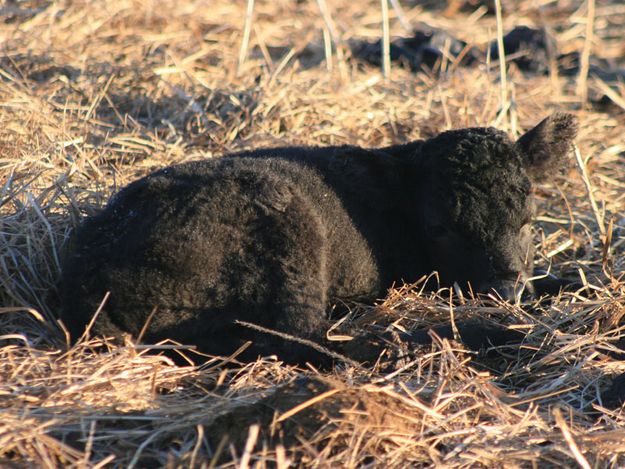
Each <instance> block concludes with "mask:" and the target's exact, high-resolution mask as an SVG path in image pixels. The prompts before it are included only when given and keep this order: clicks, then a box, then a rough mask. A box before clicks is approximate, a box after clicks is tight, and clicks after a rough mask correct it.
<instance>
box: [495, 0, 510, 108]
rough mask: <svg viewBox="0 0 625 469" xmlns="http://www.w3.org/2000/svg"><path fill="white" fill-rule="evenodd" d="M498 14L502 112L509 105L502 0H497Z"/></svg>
mask: <svg viewBox="0 0 625 469" xmlns="http://www.w3.org/2000/svg"><path fill="white" fill-rule="evenodd" d="M495 14H496V16H497V51H498V52H499V74H500V76H501V106H500V108H501V112H502V113H505V112H507V111H506V110H507V109H508V108H509V105H508V80H507V78H506V52H505V50H504V47H503V20H502V17H501V0H495Z"/></svg>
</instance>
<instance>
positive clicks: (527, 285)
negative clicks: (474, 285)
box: [481, 279, 534, 303]
mask: <svg viewBox="0 0 625 469" xmlns="http://www.w3.org/2000/svg"><path fill="white" fill-rule="evenodd" d="M481 291H483V292H488V293H492V292H495V293H496V294H497V295H498V296H500V297H501V298H502V299H504V300H507V301H510V302H513V303H514V302H517V301H521V300H522V299H530V298H533V296H534V287H533V286H532V283H531V282H525V281H523V280H522V279H518V280H517V279H515V280H496V281H493V282H491V283H490V284H489V285H485V288H482V289H481Z"/></svg>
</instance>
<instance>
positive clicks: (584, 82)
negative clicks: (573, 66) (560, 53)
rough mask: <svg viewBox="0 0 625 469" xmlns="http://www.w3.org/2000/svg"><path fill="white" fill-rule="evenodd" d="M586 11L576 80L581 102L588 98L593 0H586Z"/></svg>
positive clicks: (593, 13) (593, 20) (592, 32)
mask: <svg viewBox="0 0 625 469" xmlns="http://www.w3.org/2000/svg"><path fill="white" fill-rule="evenodd" d="M587 5H588V12H587V14H586V37H585V38H584V48H583V50H582V56H581V60H580V67H579V77H578V81H577V95H578V96H579V97H580V99H581V101H582V103H585V102H586V100H587V99H588V70H589V68H590V51H591V49H592V41H593V35H594V24H595V0H588V1H587Z"/></svg>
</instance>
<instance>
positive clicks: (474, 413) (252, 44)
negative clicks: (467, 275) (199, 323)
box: [0, 0, 625, 468]
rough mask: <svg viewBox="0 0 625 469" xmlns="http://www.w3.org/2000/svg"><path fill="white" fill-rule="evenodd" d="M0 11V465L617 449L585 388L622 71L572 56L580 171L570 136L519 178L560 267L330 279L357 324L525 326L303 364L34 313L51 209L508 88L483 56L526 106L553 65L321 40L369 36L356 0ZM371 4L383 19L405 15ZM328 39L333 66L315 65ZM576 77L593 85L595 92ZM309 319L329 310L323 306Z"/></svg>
mask: <svg viewBox="0 0 625 469" xmlns="http://www.w3.org/2000/svg"><path fill="white" fill-rule="evenodd" d="M467 3H471V2H467ZM589 3H590V2H589ZM413 4H414V2H413V3H411V4H410V5H413ZM394 5H395V3H393V8H395V12H396V15H397V16H398V18H399V19H401V18H402V17H403V21H405V22H406V23H408V24H416V22H417V21H423V22H426V23H428V24H430V25H432V26H435V27H440V28H443V29H445V30H447V31H449V32H451V33H452V34H453V35H455V36H457V37H459V38H461V39H464V40H466V41H469V42H471V43H472V44H475V45H476V46H478V47H484V45H485V44H486V43H487V42H488V41H489V40H490V37H489V35H490V33H489V32H490V31H493V30H495V28H496V27H497V24H500V25H501V24H504V25H509V24H510V25H511V24H520V23H530V24H531V22H532V21H533V20H534V19H536V18H539V17H542V18H543V19H544V21H547V22H548V23H549V25H548V26H549V28H550V30H552V31H555V32H556V36H557V39H558V45H559V47H560V49H561V52H564V53H567V52H573V51H579V50H582V49H584V44H586V46H585V49H584V50H585V51H586V52H585V54H586V59H584V60H587V59H588V56H587V54H589V53H590V52H588V51H589V47H590V46H589V43H590V41H591V39H589V37H590V36H589V34H588V33H587V32H585V28H584V27H580V26H579V25H578V24H577V23H576V22H575V21H572V18H577V16H576V15H577V13H576V8H577V7H579V6H580V2H573V1H566V2H555V3H554V2H542V3H541V9H542V11H541V12H540V15H537V14H536V2H534V1H529V0H527V1H520V2H515V8H514V9H509V10H508V9H504V14H505V22H502V21H501V19H500V21H499V22H498V21H497V19H496V17H493V16H489V15H488V14H486V8H480V9H478V10H477V12H476V13H475V14H473V13H472V12H471V11H468V12H466V13H465V12H463V11H459V12H457V13H456V14H455V15H454V16H452V17H445V16H444V15H442V14H441V11H439V10H429V9H426V8H425V7H422V6H409V4H408V3H404V8H403V13H402V16H401V17H400V16H399V14H398V13H397V9H396V7H395V6H394ZM252 6H253V8H252ZM330 7H331V10H330ZM504 7H505V2H504ZM252 12H253V15H252ZM587 13H588V15H590V12H587ZM2 14H3V15H5V16H4V21H3V22H2V23H0V44H2V52H3V54H2V58H0V75H1V79H0V123H1V125H0V146H1V150H2V151H0V214H1V215H0V216H1V218H0V299H1V304H0V307H1V309H0V466H7V467H11V466H15V467H21V466H33V467H51V468H52V467H129V466H134V467H217V466H221V465H223V466H225V467H235V466H238V467H259V468H262V467H276V466H277V467H287V465H289V464H292V465H299V466H310V467H334V466H342V467H362V466H365V467H373V466H376V467H413V466H414V467H422V466H433V465H437V466H444V467H457V468H460V467H480V466H481V467H503V466H507V467H530V466H531V467H544V466H565V467H574V466H579V465H581V466H585V467H598V468H604V467H605V468H608V467H620V466H623V465H625V443H624V441H623V431H624V430H625V415H624V414H623V409H622V408H616V409H612V410H610V409H606V408H604V407H603V404H605V402H603V401H602V398H601V393H602V392H604V391H605V390H606V388H607V387H608V386H609V384H610V382H611V380H612V378H613V377H614V376H616V375H619V374H621V373H624V372H625V362H624V361H622V360H619V359H618V358H619V357H622V355H619V353H620V354H622V348H623V339H622V335H623V326H622V324H623V319H624V316H625V281H624V279H623V272H624V271H625V218H624V215H623V214H624V213H625V181H624V179H623V174H625V162H624V159H623V155H624V154H625V144H624V143H623V139H622V126H623V124H624V121H625V119H624V117H623V113H622V110H621V109H620V108H619V106H622V100H623V91H622V88H619V87H618V86H616V87H615V86H614V85H613V84H612V83H609V82H607V81H605V80H603V79H602V81H595V80H589V81H587V83H586V85H585V86H588V88H589V94H588V98H589V101H588V102H589V104H590V105H589V106H588V109H586V110H584V111H580V112H579V118H580V121H581V124H582V125H581V128H580V134H579V137H578V141H577V144H578V147H579V155H586V156H587V155H592V158H590V159H587V160H586V161H582V163H583V164H581V165H580V166H579V169H582V170H583V172H582V171H579V169H578V168H577V167H576V166H575V163H574V159H575V157H574V156H573V155H572V156H571V166H570V168H569V169H568V170H567V172H565V173H564V174H563V175H557V176H554V178H553V181H552V182H551V183H549V184H545V185H541V186H540V187H539V188H538V190H537V205H538V207H537V222H536V227H535V229H534V235H535V236H534V241H535V246H536V252H537V256H536V259H537V264H538V266H539V267H541V268H544V269H550V270H551V271H552V272H554V273H556V274H559V275H562V274H564V275H568V276H571V277H573V278H574V279H577V280H579V281H580V283H582V284H583V286H584V289H582V290H580V291H579V292H571V293H566V294H563V295H560V296H556V297H554V298H551V299H550V300H548V301H545V300H543V301H534V302H532V303H530V304H528V305H523V306H522V307H521V306H520V305H511V304H508V303H504V302H501V301H499V300H497V299H496V298H492V299H487V300H484V301H483V300H476V299H473V298H471V296H470V295H464V297H462V298H457V294H456V292H453V297H454V298H455V299H456V301H454V302H451V303H450V295H451V294H452V292H450V291H447V290H443V291H440V292H434V293H430V292H428V291H427V290H426V289H424V288H423V287H424V282H425V279H422V280H421V281H420V282H418V283H417V284H415V285H410V286H404V287H401V286H399V285H398V286H397V287H398V288H397V289H395V290H392V291H391V292H390V293H389V295H388V297H387V298H386V300H385V301H383V302H380V304H379V305H378V306H372V305H351V307H352V312H351V314H350V315H349V316H348V318H347V319H346V321H351V322H353V323H354V324H358V325H359V326H360V327H361V328H362V329H363V330H366V331H368V332H370V333H373V334H375V333H376V332H378V331H380V330H381V329H384V328H388V329H390V330H397V331H404V330H407V331H410V330H412V329H416V328H421V327H423V326H429V325H434V324H438V323H445V322H448V321H449V320H450V317H453V318H454V319H455V321H460V320H463V319H466V318H471V317H476V316H477V317H480V318H482V319H484V320H486V321H492V322H495V323H500V324H507V325H509V326H510V327H513V328H516V329H519V330H522V331H524V332H526V333H527V337H526V339H525V341H524V343H523V345H522V346H520V347H513V348H508V349H502V350H499V351H498V352H497V353H494V354H493V355H489V356H486V357H484V356H477V355H475V354H473V353H470V352H467V351H466V350H465V349H464V348H463V347H462V345H460V344H458V343H456V342H453V341H447V340H441V339H439V338H437V337H433V345H432V346H431V347H426V348H424V349H422V350H418V351H415V352H417V353H415V354H414V355H408V356H405V350H402V348H401V344H400V343H389V344H388V350H387V352H386V353H385V354H384V355H382V356H381V357H379V359H378V360H376V359H375V358H376V357H374V360H373V361H372V363H371V364H369V365H366V366H363V365H359V366H355V365H352V364H350V363H346V362H343V363H340V364H339V365H338V366H337V367H336V369H335V370H333V371H332V372H324V373H321V372H319V371H316V370H314V369H311V368H307V369H303V370H302V369H295V368H293V367H289V366H285V365H283V364H281V363H279V362H277V361H276V360H275V359H274V358H271V357H266V358H265V359H263V360H259V361H257V362H254V363H250V364H242V363H239V362H238V360H237V354H238V352H239V351H233V354H232V355H231V356H229V357H222V358H212V359H211V358H207V357H199V356H197V355H195V354H194V353H193V351H192V350H190V349H189V347H185V346H181V345H178V344H175V343H171V342H166V343H162V344H142V345H137V344H135V343H133V342H132V341H128V342H127V343H125V344H113V343H110V342H109V341H106V340H102V339H94V338H89V337H87V336H85V337H84V340H83V341H82V342H80V343H79V344H78V345H76V346H73V347H71V348H68V347H67V342H68V338H67V335H66V333H65V332H64V331H63V328H62V325H60V324H58V323H56V322H55V321H54V319H53V318H54V316H55V314H56V313H57V312H58V298H56V296H55V295H56V294H55V285H56V282H57V280H58V276H59V268H60V263H61V261H62V258H63V253H64V251H65V249H66V247H67V243H68V239H69V234H70V232H71V230H72V228H73V227H74V226H75V225H76V224H77V223H78V222H79V220H80V218H81V217H83V216H85V215H88V214H92V213H95V212H96V211H97V210H98V209H99V208H100V207H102V205H103V204H104V203H105V202H106V200H107V199H108V197H109V196H110V195H111V194H112V193H114V192H115V191H116V190H118V188H119V187H121V186H123V185H124V184H126V183H127V182H129V181H131V180H133V179H135V178H137V177H139V176H140V175H143V174H146V173H147V172H149V171H150V170H152V169H155V168H160V167H163V166H165V165H168V164H173V163H178V162H182V161H187V160H191V159H197V158H212V157H216V156H218V155H220V154H222V153H225V152H229V151H233V150H240V149H246V148H256V147H262V146H272V145H278V144H280V145H290V144H294V145H299V144H315V145H317V144H346V143H349V144H359V145H364V146H382V145H389V144H392V143H398V142H405V141H408V140H411V139H416V138H422V137H429V136H432V135H434V134H436V133H437V132H439V131H441V130H444V129H445V128H447V127H464V126H476V125H490V124H493V123H495V122H497V121H498V115H499V114H500V111H501V109H502V106H503V105H504V104H505V102H506V101H507V100H508V99H507V98H506V99H504V98H502V95H501V91H502V89H506V88H505V87H504V88H502V87H501V82H502V78H505V79H507V82H508V84H509V85H510V88H509V89H512V90H514V93H515V94H514V96H513V97H514V98H515V102H516V111H517V115H518V126H519V128H520V129H527V128H529V127H530V126H531V125H533V124H535V123H536V122H537V121H538V120H540V119H541V118H543V117H544V116H545V115H547V114H549V113H550V112H552V111H554V110H569V111H570V110H572V109H574V106H575V105H577V103H579V99H578V97H577V94H576V85H577V83H576V82H575V77H573V78H568V77H566V76H557V77H555V78H554V77H548V76H536V75H531V74H522V73H520V72H519V71H518V70H517V69H516V68H515V67H514V66H512V65H511V64H508V70H507V72H506V71H505V69H502V70H504V71H503V72H500V75H501V73H503V74H502V75H501V76H499V77H498V76H496V75H493V74H491V73H490V71H489V70H488V69H487V68H486V67H482V66H477V67H473V68H463V67H462V66H460V64H459V63H456V64H453V63H450V64H448V66H447V68H446V72H445V73H444V74H441V76H436V75H435V74H432V73H427V72H420V73H417V74H413V73H411V72H409V71H407V70H405V69H403V68H401V67H398V66H397V67H394V68H393V73H392V76H389V79H388V80H384V79H383V78H382V74H381V70H379V69H376V68H373V67H369V66H367V65H364V64H359V63H356V62H355V61H354V60H350V57H349V53H348V50H347V49H346V47H347V44H349V42H350V41H351V40H353V39H368V40H373V39H375V40H377V39H379V38H380V36H381V28H380V17H381V8H380V2H379V1H377V0H370V1H368V2H365V3H362V2H358V3H355V2H348V1H344V0H337V1H333V2H331V3H328V5H326V4H325V2H322V1H321V0H319V1H318V2H286V1H278V2H256V3H254V4H252V2H247V3H246V2H230V1H211V2H204V1H197V2H174V1H173V0H165V1H163V2H158V3H155V2H149V1H139V0H114V1H110V2H107V6H106V8H102V5H101V2H96V1H91V0H80V1H76V2H70V3H68V4H63V5H62V6H61V5H60V4H58V3H56V2H51V3H45V2H44V3H42V2H18V3H16V4H15V5H12V6H10V8H9V7H7V8H3V9H2ZM541 15H542V16H541ZM590 23H591V21H590V20H588V21H587V22H586V26H587V27H590V26H589V25H590ZM593 23H594V27H593V29H594V38H595V41H601V44H602V47H601V48H597V49H598V50H597V51H596V52H597V53H598V54H605V57H604V58H606V59H610V60H613V61H616V60H618V57H619V54H620V52H619V51H621V50H622V49H621V48H622V44H623V37H622V34H623V32H622V31H623V29H622V26H623V25H625V9H624V8H623V7H622V5H620V4H619V3H617V2H598V3H597V5H596V6H595V11H594V22H593ZM387 24H388V28H389V35H391V37H392V36H394V35H399V34H404V33H405V31H404V30H403V29H402V27H401V25H400V24H399V22H397V21H395V19H394V18H390V17H389V18H388V20H387ZM245 30H247V33H245ZM254 31H256V33H255V34H254V37H253V38H251V37H250V36H251V34H252V32H254ZM324 31H326V33H325V36H326V37H325V45H324ZM502 32H503V31H501V30H500V31H499V32H498V37H499V38H501V35H502ZM259 33H260V34H259ZM246 35H247V36H246ZM244 37H247V38H248V39H246V40H245V41H243V40H242V38H244ZM330 42H331V44H330ZM328 44H329V45H330V46H331V47H328ZM328 49H330V52H332V49H334V52H335V53H336V57H335V58H336V61H337V62H336V63H337V64H338V65H337V68H338V67H340V69H341V70H342V71H340V74H341V75H340V77H342V78H344V79H341V80H337V77H336V76H335V75H334V73H329V72H328V69H327V68H326V67H325V66H324V64H323V62H324V61H326V62H328V60H330V59H332V57H330V53H328V52H327V51H328ZM339 54H342V55H339ZM590 58H591V59H592V56H590ZM621 65H623V64H621ZM606 87H609V88H608V89H609V90H610V91H609V92H608V91H607V89H606ZM596 93H605V94H606V95H607V96H608V98H609V99H611V100H612V101H613V102H614V103H616V106H607V107H601V108H600V107H597V104H596V99H594V98H593V96H595V95H596ZM593 102H594V103H595V104H593ZM592 106H595V107H592ZM363 190H366V188H363ZM603 229H604V230H605V231H602V230H603ZM604 232H605V236H604V234H603V233H604ZM331 332H332V334H333V336H341V335H342V336H345V334H342V332H341V326H340V325H338V326H337V328H336V330H333V331H331ZM342 339H345V337H342ZM173 350H177V351H178V352H179V353H180V354H183V355H185V356H187V357H189V358H196V359H197V360H200V361H201V360H207V361H206V362H205V363H204V364H203V365H202V366H199V367H193V366H175V365H174V364H173V362H172V361H171V359H170V358H168V357H167V356H158V355H154V354H153V353H152V354H150V351H152V352H158V351H167V352H168V353H172V351H173Z"/></svg>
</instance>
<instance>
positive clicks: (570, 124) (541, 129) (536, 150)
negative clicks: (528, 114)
mask: <svg viewBox="0 0 625 469" xmlns="http://www.w3.org/2000/svg"><path fill="white" fill-rule="evenodd" d="M576 135H577V119H576V118H575V116H573V115H572V114H566V113H562V112H557V113H555V114H552V115H550V116H549V117H547V118H546V119H545V120H543V121H542V122H541V123H540V124H538V125H537V126H536V127H534V128H533V129H531V130H529V131H527V132H526V133H525V134H523V135H522V136H521V137H520V138H519V139H518V140H517V142H516V146H517V148H518V149H519V151H520V152H521V155H522V157H523V158H524V161H525V169H526V171H527V174H528V175H529V177H530V179H531V180H532V181H544V180H545V179H548V178H549V177H551V176H552V175H553V174H554V173H555V172H556V171H557V170H559V169H560V168H562V167H563V166H564V163H565V161H566V157H567V155H568V153H569V152H570V151H571V148H572V147H573V139H574V138H575V136H576Z"/></svg>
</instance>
